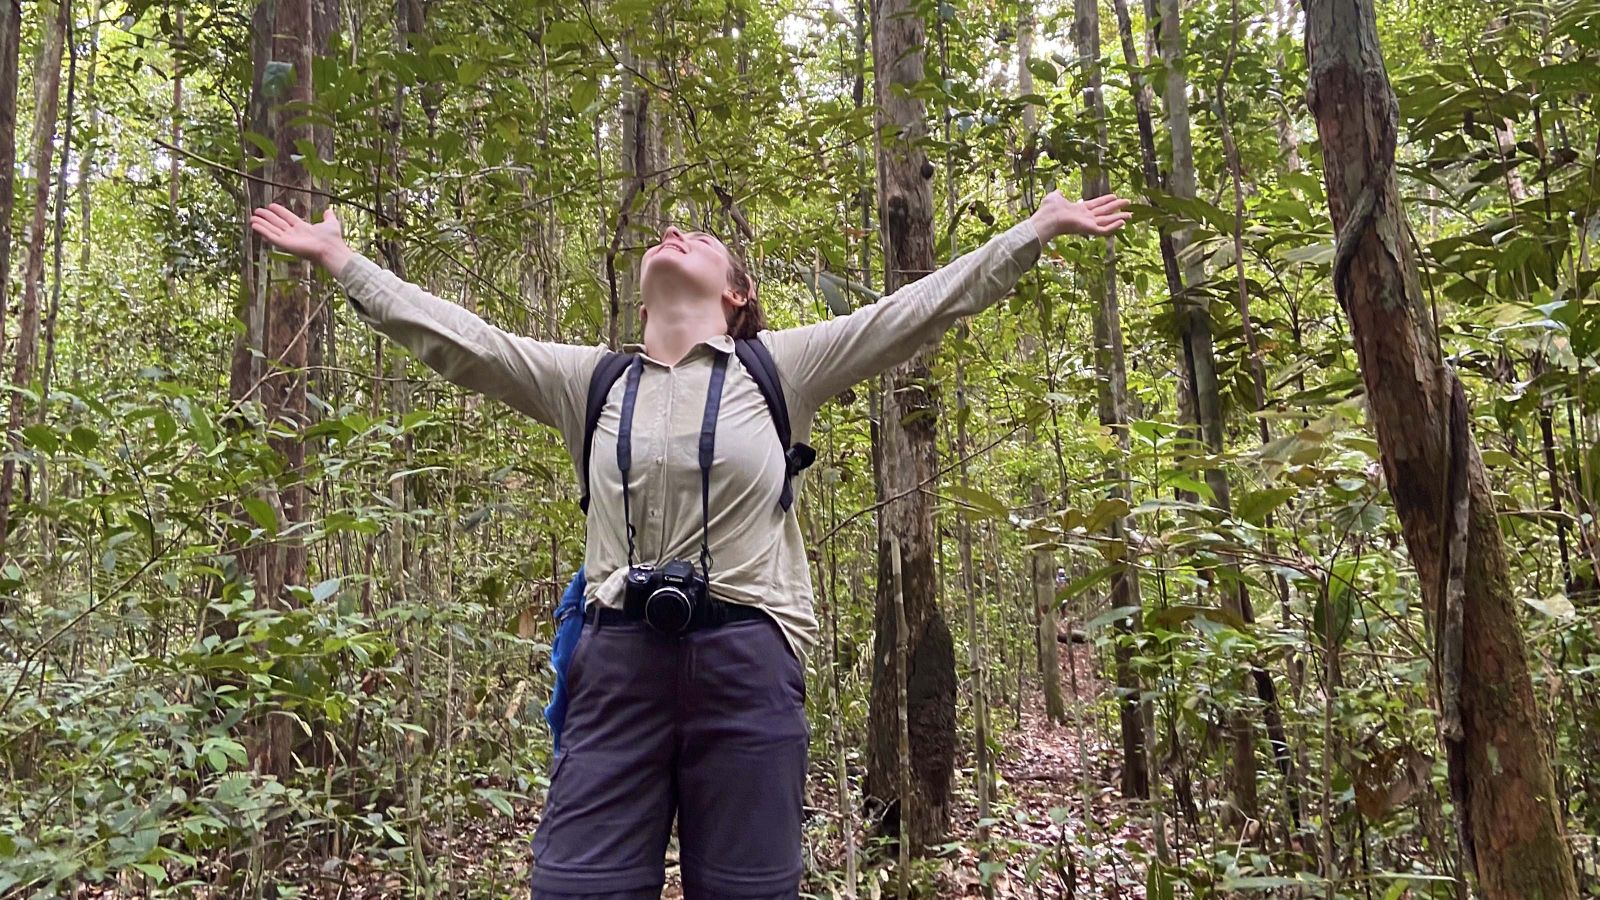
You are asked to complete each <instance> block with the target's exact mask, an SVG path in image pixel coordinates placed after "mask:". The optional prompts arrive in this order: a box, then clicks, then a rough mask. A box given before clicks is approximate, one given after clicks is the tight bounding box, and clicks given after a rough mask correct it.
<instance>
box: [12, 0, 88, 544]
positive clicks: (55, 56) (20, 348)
mask: <svg viewBox="0 0 1600 900" xmlns="http://www.w3.org/2000/svg"><path fill="white" fill-rule="evenodd" d="M71 14H72V7H71V4H70V3H66V4H57V3H55V2H52V0H40V3H39V19H40V22H41V23H42V28H43V33H42V34H41V35H40V41H39V66H38V69H37V70H36V73H35V75H34V88H35V90H34V107H33V109H34V115H33V157H32V159H31V160H30V161H29V168H30V169H31V170H32V172H33V177H34V182H33V209H32V216H31V217H30V218H29V220H28V256H27V262H26V263H25V264H24V267H23V275H22V311H21V315H20V318H19V319H18V321H17V342H16V345H15V348H14V353H13V360H14V364H13V366H12V376H11V382H12V384H15V385H18V386H22V387H27V386H29V385H31V384H32V382H33V375H34V372H33V368H34V366H33V364H34V359H35V357H36V356H37V354H38V344H39V292H40V290H41V288H42V287H43V282H44V237H45V222H46V217H47V216H48V214H49V212H50V173H51V170H52V168H53V166H52V165H51V162H52V160H54V159H55V149H56V144H55V138H56V113H57V111H58V110H59V108H60V95H61V53H62V50H63V48H64V47H65V44H66V34H67V17H68V16H70V15H71ZM26 406H27V400H26V399H25V398H24V397H23V395H22V394H20V393H13V394H12V395H11V404H10V409H11V412H10V417H9V420H8V423H7V425H6V445H7V446H8V447H11V448H13V449H16V448H17V446H18V444H19V438H18V435H19V433H20V432H21V430H22V420H23V418H24V410H25V407H26ZM16 465H17V464H16V460H14V459H12V458H10V457H7V458H6V461H5V465H4V467H3V468H0V560H4V559H6V558H7V557H8V556H9V552H10V546H9V543H10V537H11V535H10V531H11V505H12V501H13V499H14V497H15V491H16V474H17V469H16Z"/></svg>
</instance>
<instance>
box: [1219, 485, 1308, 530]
mask: <svg viewBox="0 0 1600 900" xmlns="http://www.w3.org/2000/svg"><path fill="white" fill-rule="evenodd" d="M1298 493H1300V489H1299V488H1290V487H1280V488H1265V489H1263V490H1259V491H1247V492H1245V493H1243V494H1240V495H1239V496H1238V497H1236V498H1235V499H1234V503H1233V514H1234V515H1235V516H1237V517H1238V518H1241V519H1243V520H1245V521H1246V522H1251V523H1254V524H1256V525H1260V524H1261V523H1263V522H1265V521H1266V519H1267V515H1268V514H1269V513H1271V512H1272V511H1273V510H1275V509H1277V508H1278V507H1279V506H1282V505H1283V503H1284V501H1286V500H1288V499H1289V498H1290V497H1293V496H1294V495H1295V494H1298Z"/></svg>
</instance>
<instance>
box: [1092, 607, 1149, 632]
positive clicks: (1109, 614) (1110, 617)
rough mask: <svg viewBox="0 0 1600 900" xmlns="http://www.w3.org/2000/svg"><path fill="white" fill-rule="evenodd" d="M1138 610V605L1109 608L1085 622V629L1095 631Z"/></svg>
mask: <svg viewBox="0 0 1600 900" xmlns="http://www.w3.org/2000/svg"><path fill="white" fill-rule="evenodd" d="M1138 611H1139V607H1137V606H1118V607H1114V608H1112V609H1108V610H1106V611H1105V612H1103V613H1101V614H1100V615H1098V616H1095V617H1094V618H1092V619H1090V620H1089V621H1088V622H1085V623H1084V626H1083V630H1084V631H1085V632H1088V633H1093V632H1094V631H1095V630H1097V629H1100V628H1104V627H1105V626H1107V625H1110V624H1111V623H1112V622H1120V621H1122V620H1124V619H1127V618H1128V617H1130V616H1132V615H1133V614H1134V613H1137V612H1138Z"/></svg>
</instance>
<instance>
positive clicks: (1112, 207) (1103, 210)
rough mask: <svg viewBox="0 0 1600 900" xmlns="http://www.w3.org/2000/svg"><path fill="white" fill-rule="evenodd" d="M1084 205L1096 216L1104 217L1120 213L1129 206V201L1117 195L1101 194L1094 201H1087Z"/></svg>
mask: <svg viewBox="0 0 1600 900" xmlns="http://www.w3.org/2000/svg"><path fill="white" fill-rule="evenodd" d="M1083 205H1084V207H1085V208H1087V209H1088V210H1089V211H1090V212H1092V213H1094V214H1095V215H1097V216H1102V215H1107V214H1109V213H1114V212H1120V211H1121V210H1122V209H1123V208H1124V207H1126V206H1127V205H1128V201H1127V200H1124V199H1123V198H1121V197H1118V196H1117V195H1116V194H1101V195H1100V196H1098V197H1096V198H1094V199H1093V200H1085V201H1084V202H1083Z"/></svg>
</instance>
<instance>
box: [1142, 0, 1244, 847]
mask: <svg viewBox="0 0 1600 900" xmlns="http://www.w3.org/2000/svg"><path fill="white" fill-rule="evenodd" d="M1179 7H1180V0H1161V18H1160V25H1159V28H1160V34H1159V42H1160V45H1161V58H1162V62H1163V64H1164V65H1165V67H1166V107H1167V120H1168V123H1169V125H1170V126H1171V141H1172V173H1171V190H1172V194H1173V196H1176V197H1180V198H1185V199H1193V198H1194V197H1195V195H1196V180H1195V171H1194V144H1193V140H1192V138H1191V135H1190V127H1189V82H1188V75H1187V73H1186V71H1185V69H1186V65H1187V63H1186V59H1185V57H1186V51H1185V49H1184V35H1183V31H1182V20H1181V15H1180V12H1179ZM1190 237H1191V231H1190V229H1188V228H1183V229H1179V230H1178V231H1177V232H1175V233H1174V234H1173V235H1172V242H1173V250H1174V254H1175V256H1176V258H1177V260H1178V262H1179V264H1180V266H1181V267H1182V280H1183V288H1184V291H1183V294H1182V295H1181V296H1175V297H1173V302H1174V303H1175V304H1176V305H1177V314H1178V328H1179V330H1180V333H1181V339H1182V353H1183V360H1182V365H1181V366H1180V368H1182V369H1184V370H1186V371H1187V372H1188V375H1189V387H1190V389H1191V391H1192V399H1193V404H1192V409H1193V410H1194V413H1195V419H1196V423H1197V424H1198V425H1199V429H1200V436H1201V440H1202V442H1203V443H1204V445H1205V449H1206V451H1207V452H1208V453H1209V454H1210V455H1211V457H1212V458H1213V459H1215V458H1216V457H1218V456H1220V455H1221V453H1222V451H1223V422H1222V395H1221V392H1220V390H1219V389H1218V384H1217V360H1216V352H1215V347H1214V342H1213V339H1212V329H1211V312H1210V310H1209V309H1208V308H1207V299H1206V297H1205V295H1204V294H1203V293H1201V292H1200V291H1198V290H1196V288H1197V287H1198V286H1199V285H1200V284H1201V282H1203V281H1204V280H1205V266H1204V264H1203V263H1202V262H1201V261H1200V259H1199V257H1198V256H1197V255H1196V254H1192V253H1186V252H1185V251H1186V250H1187V249H1188V246H1189V240H1190ZM1205 476H1206V485H1207V486H1208V487H1209V488H1210V489H1211V494H1212V500H1211V505H1212V506H1214V507H1216V508H1217V509H1219V510H1221V511H1223V512H1224V513H1227V512H1230V511H1231V510H1232V508H1233V503H1232V500H1231V498H1230V496H1229V490H1228V476H1227V473H1226V472H1224V471H1223V470H1222V468H1221V466H1220V465H1218V464H1217V463H1215V462H1212V463H1208V464H1207V465H1206V472H1205ZM1221 580H1222V582H1223V583H1222V585H1221V587H1222V605H1223V608H1224V609H1226V610H1228V611H1229V612H1231V613H1233V614H1234V615H1236V616H1238V617H1239V618H1240V619H1242V620H1244V621H1245V622H1249V621H1251V620H1252V619H1253V618H1254V616H1253V615H1252V614H1251V611H1250V596H1249V593H1248V589H1247V587H1246V585H1245V581H1244V579H1243V578H1242V577H1240V576H1239V574H1238V573H1237V572H1236V571H1233V572H1230V571H1224V572H1223V573H1222V578H1221ZM1268 685H1269V686H1270V680H1269V682H1268ZM1256 686H1257V688H1258V689H1260V688H1261V687H1262V685H1261V683H1260V680H1259V679H1257V683H1256ZM1228 730H1229V732H1230V736H1231V738H1232V740H1233V762H1232V765H1231V766H1230V767H1229V770H1228V781H1229V790H1230V791H1231V793H1232V794H1233V804H1234V807H1235V812H1236V813H1237V814H1238V815H1239V816H1240V817H1243V818H1245V819H1259V818H1260V801H1259V798H1258V797H1257V792H1256V762H1255V724H1254V723H1253V722H1252V721H1251V719H1250V716H1249V715H1248V714H1247V713H1246V712H1245V711H1244V710H1242V709H1240V710H1237V711H1235V712H1234V713H1233V714H1231V715H1230V716H1229V721H1228Z"/></svg>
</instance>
